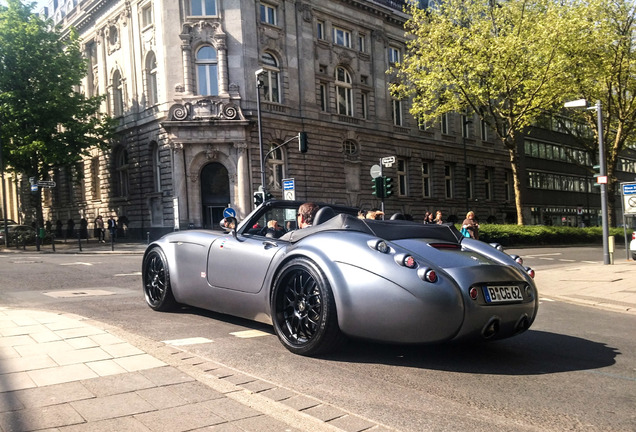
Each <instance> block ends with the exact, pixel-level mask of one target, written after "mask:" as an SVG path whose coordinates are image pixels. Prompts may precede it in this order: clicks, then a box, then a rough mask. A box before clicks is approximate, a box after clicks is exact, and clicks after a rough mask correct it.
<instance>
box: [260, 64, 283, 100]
mask: <svg viewBox="0 0 636 432" xmlns="http://www.w3.org/2000/svg"><path fill="white" fill-rule="evenodd" d="M261 61H262V62H263V65H264V67H263V69H264V70H265V72H263V74H262V75H261V76H260V80H261V82H262V83H263V96H264V98H265V100H267V101H269V102H280V81H279V76H280V69H279V68H278V62H277V61H276V57H274V56H273V55H271V54H270V53H265V54H263V55H262V56H261Z"/></svg>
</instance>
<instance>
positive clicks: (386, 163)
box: [382, 156, 395, 167]
mask: <svg viewBox="0 0 636 432" xmlns="http://www.w3.org/2000/svg"><path fill="white" fill-rule="evenodd" d="M394 163H395V156H388V157H383V158H382V165H384V166H386V167H390V166H391V165H393V164H394Z"/></svg>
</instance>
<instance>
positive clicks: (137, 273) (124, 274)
mask: <svg viewBox="0 0 636 432" xmlns="http://www.w3.org/2000/svg"><path fill="white" fill-rule="evenodd" d="M117 276H141V272H134V273H118V274H116V275H115V277H117Z"/></svg>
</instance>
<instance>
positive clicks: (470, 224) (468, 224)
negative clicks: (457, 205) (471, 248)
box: [462, 210, 479, 240]
mask: <svg viewBox="0 0 636 432" xmlns="http://www.w3.org/2000/svg"><path fill="white" fill-rule="evenodd" d="M462 228H466V230H467V231H468V234H470V237H471V238H474V239H475V240H479V224H478V223H477V220H475V212H474V211H472V210H471V211H469V212H468V213H466V219H464V222H462Z"/></svg>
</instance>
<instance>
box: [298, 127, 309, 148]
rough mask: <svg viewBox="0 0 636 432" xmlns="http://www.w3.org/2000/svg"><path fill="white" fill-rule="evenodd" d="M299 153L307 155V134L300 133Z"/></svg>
mask: <svg viewBox="0 0 636 432" xmlns="http://www.w3.org/2000/svg"><path fill="white" fill-rule="evenodd" d="M298 151H299V152H301V153H307V132H299V133H298Z"/></svg>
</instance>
